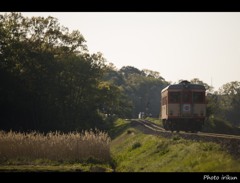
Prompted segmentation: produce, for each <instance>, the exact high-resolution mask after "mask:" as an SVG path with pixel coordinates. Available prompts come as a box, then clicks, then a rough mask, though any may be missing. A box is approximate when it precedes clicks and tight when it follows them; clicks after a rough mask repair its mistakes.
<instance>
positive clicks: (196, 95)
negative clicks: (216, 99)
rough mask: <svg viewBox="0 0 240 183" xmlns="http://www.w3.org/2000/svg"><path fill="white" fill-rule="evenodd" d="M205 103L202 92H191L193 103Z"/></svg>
mask: <svg viewBox="0 0 240 183" xmlns="http://www.w3.org/2000/svg"><path fill="white" fill-rule="evenodd" d="M204 102H205V93H204V92H193V103H199V104H202V103H204Z"/></svg>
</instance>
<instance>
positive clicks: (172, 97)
mask: <svg viewBox="0 0 240 183" xmlns="http://www.w3.org/2000/svg"><path fill="white" fill-rule="evenodd" d="M180 99H181V93H180V92H169V103H179V102H180Z"/></svg>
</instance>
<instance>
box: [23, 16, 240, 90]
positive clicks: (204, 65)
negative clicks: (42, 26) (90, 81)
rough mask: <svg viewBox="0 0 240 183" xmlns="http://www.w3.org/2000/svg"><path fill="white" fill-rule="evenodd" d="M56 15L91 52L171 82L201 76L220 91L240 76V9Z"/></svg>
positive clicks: (238, 79)
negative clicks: (75, 32)
mask: <svg viewBox="0 0 240 183" xmlns="http://www.w3.org/2000/svg"><path fill="white" fill-rule="evenodd" d="M22 14H23V15H24V16H44V17H47V16H48V15H51V16H53V17H56V18H58V20H59V22H60V24H61V25H63V26H65V27H68V28H69V29H70V30H79V31H80V32H81V33H82V35H83V36H84V38H85V39H86V41H87V42H86V44H87V46H88V49H89V51H90V52H91V53H96V52H98V51H99V52H101V53H103V55H104V57H105V58H106V59H107V61H108V62H112V63H113V64H114V65H115V66H116V67H117V68H118V69H120V68H121V67H122V66H128V65H130V66H134V67H136V68H138V69H140V70H142V69H150V70H153V71H158V72H160V74H161V76H162V77H164V78H165V79H166V80H167V81H172V82H177V81H178V80H179V79H187V80H190V79H193V78H199V79H200V80H202V81H204V82H206V83H208V84H209V85H211V82H212V85H213V87H214V88H215V90H217V89H218V88H219V87H220V86H222V85H223V84H225V83H228V82H231V81H240V72H239V71H240V13H239V12H214V13H213V12H212V13H211V12H198V13H194V12H152V13H150V12H142V13H141V12H135V13H125V12H122V13H121V12H118V13H114V12H104V13H103V12H100V13H97V12H96V13H94V12H89V13H86V12H84V13H81V12H71V13H70V12H62V13H57V12H54V13H51V12H49V13H47V12H45V13H41V12H34V13H30V12H28V13H22Z"/></svg>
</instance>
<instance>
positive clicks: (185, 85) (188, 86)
mask: <svg viewBox="0 0 240 183" xmlns="http://www.w3.org/2000/svg"><path fill="white" fill-rule="evenodd" d="M169 89H196V90H204V91H205V90H206V89H205V87H204V86H203V85H200V84H192V83H190V82H189V81H186V80H184V81H182V82H180V83H179V84H172V85H168V86H167V87H166V88H164V89H163V90H162V92H164V91H165V90H169Z"/></svg>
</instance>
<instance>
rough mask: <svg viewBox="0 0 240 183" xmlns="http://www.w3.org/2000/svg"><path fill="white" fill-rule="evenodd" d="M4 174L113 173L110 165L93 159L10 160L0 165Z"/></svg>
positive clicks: (0, 169)
mask: <svg viewBox="0 0 240 183" xmlns="http://www.w3.org/2000/svg"><path fill="white" fill-rule="evenodd" d="M0 171H1V172H2V171H4V172H112V171H113V169H112V167H111V166H110V164H109V163H100V162H97V161H96V160H93V159H88V160H86V161H85V162H83V161H81V162H79V161H51V160H48V159H36V160H32V161H30V160H27V159H10V160H7V161H4V162H1V164H0Z"/></svg>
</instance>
